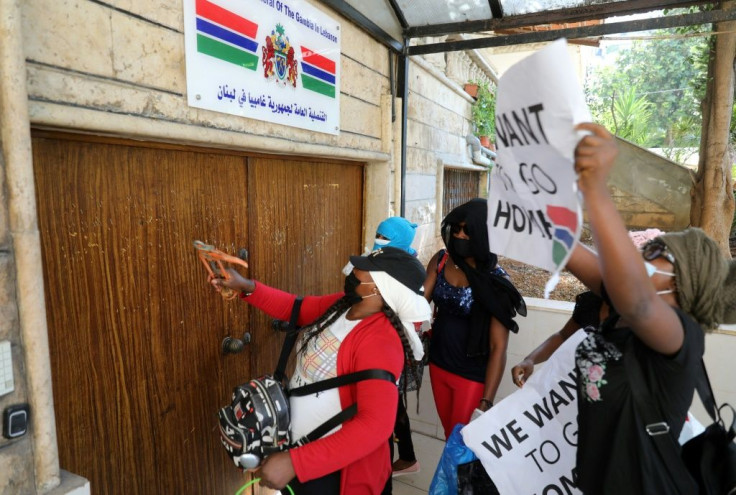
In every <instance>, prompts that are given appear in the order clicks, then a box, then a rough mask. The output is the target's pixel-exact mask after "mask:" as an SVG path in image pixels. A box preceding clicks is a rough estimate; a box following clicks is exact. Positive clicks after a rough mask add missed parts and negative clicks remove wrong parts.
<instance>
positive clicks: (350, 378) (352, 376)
mask: <svg viewBox="0 0 736 495" xmlns="http://www.w3.org/2000/svg"><path fill="white" fill-rule="evenodd" d="M363 380H386V381H389V382H391V383H396V377H395V376H394V375H392V374H391V373H389V372H388V371H386V370H382V369H379V368H371V369H367V370H361V371H356V372H354V373H348V374H347V375H340V376H336V377H334V378H328V379H327V380H321V381H318V382H314V383H310V384H309V385H303V386H301V387H297V388H294V389H291V390H289V395H290V396H294V397H303V396H305V395H310V394H316V393H317V392H322V391H324V390H328V389H330V388H338V387H342V386H343V385H349V384H351V383H356V382H360V381H363Z"/></svg>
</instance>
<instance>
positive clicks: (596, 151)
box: [575, 122, 618, 194]
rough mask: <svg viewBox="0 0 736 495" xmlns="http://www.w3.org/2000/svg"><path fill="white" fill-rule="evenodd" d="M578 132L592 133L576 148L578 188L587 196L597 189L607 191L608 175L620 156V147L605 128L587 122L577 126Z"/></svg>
mask: <svg viewBox="0 0 736 495" xmlns="http://www.w3.org/2000/svg"><path fill="white" fill-rule="evenodd" d="M575 129H576V130H579V131H580V130H583V131H590V133H591V134H589V135H587V136H585V137H584V138H583V139H581V140H580V142H579V143H578V145H577V147H576V148H575V171H576V172H577V173H578V187H579V188H580V190H581V191H582V192H583V194H585V193H586V192H589V191H593V190H595V189H599V188H604V189H606V188H607V186H606V180H607V178H608V173H609V172H610V171H611V168H612V167H613V162H614V161H615V160H616V156H618V145H617V144H616V139H615V138H614V137H613V135H612V134H611V133H610V132H608V131H607V130H606V128H605V127H603V126H601V125H598V124H593V123H591V122H586V123H583V124H578V125H577V126H575Z"/></svg>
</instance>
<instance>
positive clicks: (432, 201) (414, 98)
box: [405, 54, 487, 264]
mask: <svg viewBox="0 0 736 495" xmlns="http://www.w3.org/2000/svg"><path fill="white" fill-rule="evenodd" d="M445 56H446V57H448V58H450V59H452V58H457V57H456V56H453V55H452V54H447V55H443V57H445ZM432 57H434V58H429V59H425V58H423V57H415V58H413V59H412V63H411V69H410V80H411V82H412V84H411V85H410V88H409V110H408V132H407V149H406V155H407V163H408V167H409V169H410V170H411V176H410V180H408V181H407V185H406V215H405V216H406V217H407V218H408V219H409V220H411V221H412V222H415V223H417V224H418V225H419V228H418V229H417V237H416V240H415V241H414V244H413V245H414V247H415V248H416V249H417V251H418V252H419V258H420V260H422V262H424V263H425V264H426V263H427V262H428V261H429V258H430V257H431V256H432V255H433V254H434V253H435V252H436V251H437V249H438V248H439V247H440V245H441V240H440V238H439V222H440V221H441V220H442V218H441V215H442V212H441V211H440V210H441V207H442V194H443V190H442V184H443V171H444V170H445V169H446V168H467V169H473V170H478V171H480V172H481V174H480V175H481V181H482V182H484V181H485V179H486V176H487V173H486V172H487V169H485V168H482V167H479V166H477V165H475V164H474V163H473V162H472V159H471V156H470V153H469V149H468V145H467V142H466V140H465V138H466V136H467V135H468V134H471V133H472V124H471V122H470V118H471V114H470V108H471V105H472V104H473V101H474V100H473V99H472V98H471V97H470V96H468V95H467V94H466V93H465V91H463V89H462V86H461V83H462V81H458V80H457V79H452V78H451V77H448V76H447V75H446V72H447V70H448V67H447V64H443V63H442V62H443V60H444V59H442V58H438V56H437V55H433V56H432ZM455 65H457V64H455ZM452 66H453V65H452V64H450V68H452ZM451 75H452V73H451Z"/></svg>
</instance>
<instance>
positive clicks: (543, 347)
mask: <svg viewBox="0 0 736 495" xmlns="http://www.w3.org/2000/svg"><path fill="white" fill-rule="evenodd" d="M579 328H580V325H578V323H577V322H576V321H575V320H574V319H573V318H570V319H569V320H567V323H565V325H564V326H563V327H562V328H561V329H560V330H559V331H557V332H555V333H553V334H552V335H550V336H549V337H547V339H546V340H545V341H544V342H542V343H541V344H539V346H538V347H537V348H536V349H534V350H533V351H532V352H530V353H529V354H528V355H527V356H526V357H525V358H524V359H523V360H522V361H521V362H520V363H519V364H517V365H516V366H514V367H513V368H511V379H512V380H513V382H514V383H515V384H516V386H517V387H522V386H524V383H525V382H526V381H527V380H528V379H529V377H530V376H532V373H534V366H535V365H537V364H539V363H543V362H545V361H546V360H547V359H549V357H550V356H551V355H552V353H554V352H555V351H556V350H557V349H558V348H559V347H560V346H561V345H562V343H563V342H565V341H566V340H567V339H568V338H570V335H572V334H573V333H575V332H576V331H577V330H578V329H579Z"/></svg>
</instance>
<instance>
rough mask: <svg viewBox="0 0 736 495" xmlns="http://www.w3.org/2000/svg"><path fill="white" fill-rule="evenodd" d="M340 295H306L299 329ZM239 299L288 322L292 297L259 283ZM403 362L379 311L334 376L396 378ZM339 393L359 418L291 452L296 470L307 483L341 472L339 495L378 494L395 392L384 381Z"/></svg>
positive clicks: (358, 332) (353, 338) (344, 348)
mask: <svg viewBox="0 0 736 495" xmlns="http://www.w3.org/2000/svg"><path fill="white" fill-rule="evenodd" d="M342 295H343V294H342V293H337V294H330V295H326V296H307V297H305V298H304V300H303V302H302V306H301V311H300V313H299V319H298V325H300V326H301V325H306V324H308V323H311V322H312V321H314V320H316V319H317V318H318V317H319V316H321V315H322V314H323V313H324V312H325V311H326V310H327V308H329V307H330V306H331V305H332V304H333V303H334V302H335V301H337V300H338V299H339V298H340V297H342ZM243 299H244V300H245V301H247V302H248V303H249V304H251V305H252V306H255V307H257V308H259V309H261V310H263V311H264V312H266V313H267V314H269V315H270V316H272V317H274V318H279V319H282V320H287V319H288V318H289V316H290V314H291V308H292V306H293V304H294V300H295V299H296V296H295V295H293V294H289V293H286V292H283V291H280V290H278V289H274V288H272V287H268V286H267V285H263V284H261V283H258V284H256V289H255V290H254V291H253V292H252V293H251V294H250V295H249V296H247V297H243ZM403 364H404V353H403V349H402V346H401V340H400V339H399V336H398V334H397V332H396V329H394V327H393V326H392V325H391V323H390V322H389V320H388V318H386V316H385V315H384V314H383V313H376V314H374V315H371V316H369V317H367V318H364V319H363V320H361V322H360V323H358V325H356V326H355V328H353V330H352V331H351V332H350V333H349V334H348V335H347V337H345V340H343V342H342V344H341V345H340V348H339V349H338V352H337V375H338V376H340V375H345V374H348V373H353V372H355V371H361V370H365V369H371V368H379V369H384V370H386V371H389V372H390V373H392V374H393V375H394V376H396V377H398V376H399V375H400V374H401V370H402V368H403ZM339 394H340V404H341V406H342V407H343V409H345V408H347V407H350V406H351V405H352V404H354V403H356V402H357V405H358V412H357V414H356V415H355V416H354V417H353V418H351V419H349V420H348V421H346V422H344V423H343V424H342V428H340V430H338V431H337V432H335V433H334V434H332V435H329V436H327V437H323V438H320V439H319V440H315V441H314V442H311V443H308V444H307V445H304V446H302V447H297V448H294V449H291V450H290V451H289V454H290V455H291V462H292V464H293V465H294V471H295V472H296V475H297V478H299V481H301V482H305V481H309V480H313V479H317V478H321V477H322V476H326V475H328V474H330V473H333V472H335V471H338V470H340V471H341V473H340V475H341V477H340V485H341V486H340V493H341V494H343V495H348V494H349V495H377V494H380V493H381V491H382V490H383V487H384V485H385V483H386V480H388V477H389V476H390V475H391V462H390V456H389V451H388V438H389V436H390V435H391V433H392V431H393V426H394V421H395V419H396V407H397V403H398V390H397V389H396V386H395V385H393V384H391V383H390V382H387V381H385V380H364V381H361V382H358V383H354V384H350V385H345V386H343V387H340V389H339Z"/></svg>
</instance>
